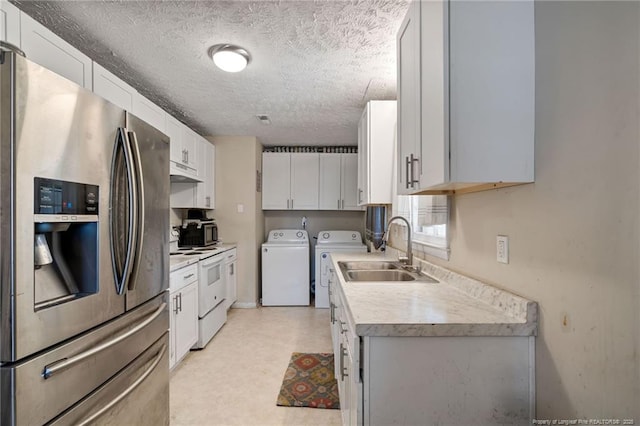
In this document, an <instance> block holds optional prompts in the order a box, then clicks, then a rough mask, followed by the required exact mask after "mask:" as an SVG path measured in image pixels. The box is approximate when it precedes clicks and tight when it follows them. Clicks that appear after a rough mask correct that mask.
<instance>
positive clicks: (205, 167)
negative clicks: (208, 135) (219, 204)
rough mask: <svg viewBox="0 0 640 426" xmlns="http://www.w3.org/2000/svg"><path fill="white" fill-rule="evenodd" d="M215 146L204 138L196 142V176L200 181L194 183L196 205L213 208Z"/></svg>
mask: <svg viewBox="0 0 640 426" xmlns="http://www.w3.org/2000/svg"><path fill="white" fill-rule="evenodd" d="M215 164H216V147H215V146H213V144H212V143H211V142H209V141H208V140H206V139H204V138H200V141H199V143H198V176H199V177H201V178H202V182H201V183H198V184H196V207H199V208H203V209H213V208H215V197H214V192H215V186H216V185H215V169H214V166H215Z"/></svg>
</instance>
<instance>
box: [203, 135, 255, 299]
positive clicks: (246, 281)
mask: <svg viewBox="0 0 640 426" xmlns="http://www.w3.org/2000/svg"><path fill="white" fill-rule="evenodd" d="M208 139H209V140H210V141H212V142H213V144H214V145H215V147H216V169H215V170H216V176H215V179H216V193H215V198H216V206H215V207H216V208H215V210H214V211H213V217H214V218H215V219H216V222H217V224H218V235H219V237H220V239H222V241H225V242H236V243H237V244H238V300H237V302H236V304H237V305H238V306H241V307H251V306H255V304H256V302H257V300H258V290H259V269H258V256H259V252H260V244H261V243H262V239H263V227H264V218H263V216H262V201H261V200H262V198H261V194H260V193H258V192H257V191H256V170H262V161H261V154H262V145H261V144H260V143H259V142H258V140H257V139H256V138H255V137H249V136H246V137H245V136H218V137H209V138H208ZM239 205H242V206H243V210H244V211H243V212H238V206H239Z"/></svg>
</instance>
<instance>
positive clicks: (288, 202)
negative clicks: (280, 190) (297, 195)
mask: <svg viewBox="0 0 640 426" xmlns="http://www.w3.org/2000/svg"><path fill="white" fill-rule="evenodd" d="M287 210H289V199H288V198H287Z"/></svg>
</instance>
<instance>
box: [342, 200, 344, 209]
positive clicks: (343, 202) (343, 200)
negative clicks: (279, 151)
mask: <svg viewBox="0 0 640 426" xmlns="http://www.w3.org/2000/svg"><path fill="white" fill-rule="evenodd" d="M342 210H344V200H342Z"/></svg>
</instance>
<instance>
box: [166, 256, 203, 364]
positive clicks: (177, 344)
mask: <svg viewBox="0 0 640 426" xmlns="http://www.w3.org/2000/svg"><path fill="white" fill-rule="evenodd" d="M170 300H171V316H170V324H169V327H170V333H169V335H170V346H171V348H170V351H169V368H173V367H174V366H175V365H176V364H178V363H179V362H180V361H181V360H182V358H184V356H185V355H186V354H187V353H188V352H189V349H191V347H192V346H193V345H194V344H195V343H196V342H197V340H198V264H197V263H196V264H193V265H190V266H187V267H184V268H181V269H178V270H176V271H174V272H172V273H171V276H170Z"/></svg>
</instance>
